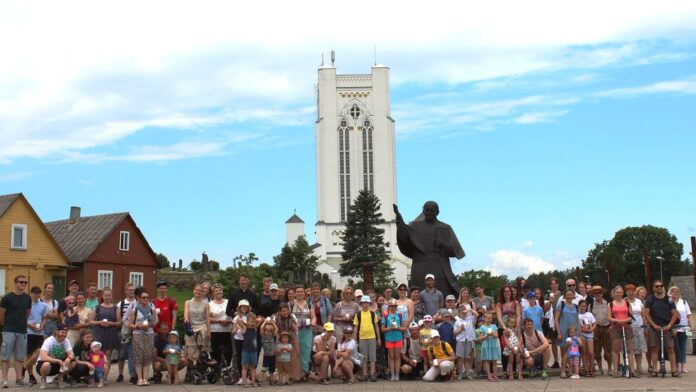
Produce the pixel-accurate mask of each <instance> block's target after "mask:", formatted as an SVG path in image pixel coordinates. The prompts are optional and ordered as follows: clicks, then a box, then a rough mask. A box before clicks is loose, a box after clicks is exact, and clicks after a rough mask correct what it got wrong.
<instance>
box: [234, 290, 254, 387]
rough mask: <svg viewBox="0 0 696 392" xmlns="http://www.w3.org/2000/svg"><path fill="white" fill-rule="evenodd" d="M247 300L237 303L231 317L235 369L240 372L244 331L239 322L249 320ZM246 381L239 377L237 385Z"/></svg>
mask: <svg viewBox="0 0 696 392" xmlns="http://www.w3.org/2000/svg"><path fill="white" fill-rule="evenodd" d="M249 309H250V308H249V301H247V300H245V299H243V300H241V301H239V303H238V304H237V315H236V316H234V318H233V319H232V325H233V329H232V333H234V348H235V352H236V353H237V370H239V373H240V374H241V373H242V369H243V367H244V366H243V365H242V355H241V352H242V347H243V346H244V331H243V330H242V328H240V327H239V325H240V323H242V324H244V323H246V322H248V321H249ZM245 382H246V381H245V380H244V379H243V378H240V379H239V382H237V385H243V384H244V383H245Z"/></svg>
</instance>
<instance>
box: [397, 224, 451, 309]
mask: <svg viewBox="0 0 696 392" xmlns="http://www.w3.org/2000/svg"><path fill="white" fill-rule="evenodd" d="M435 240H440V241H441V242H442V244H443V246H442V247H441V248H440V249H437V248H436V247H435ZM397 245H398V246H399V250H400V251H401V253H403V254H404V255H405V256H407V257H410V258H411V260H412V263H411V282H410V283H411V285H415V286H418V287H421V288H423V287H424V286H425V275H427V274H433V275H435V287H436V288H437V289H438V290H440V291H441V292H442V294H443V295H445V296H447V295H448V294H454V295H455V296H456V295H458V293H459V284H458V283H457V278H456V277H455V276H454V273H453V272H452V267H451V266H450V260H449V259H450V257H456V258H457V259H461V258H462V257H464V249H462V246H461V245H460V244H459V240H458V239H457V236H456V235H455V234H454V230H452V227H450V225H448V224H446V223H443V222H440V221H438V220H435V221H434V222H432V223H429V222H427V221H426V220H424V219H416V220H415V221H413V222H411V223H410V224H408V225H406V224H405V223H403V222H402V223H400V224H397Z"/></svg>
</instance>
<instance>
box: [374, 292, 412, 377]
mask: <svg viewBox="0 0 696 392" xmlns="http://www.w3.org/2000/svg"><path fill="white" fill-rule="evenodd" d="M398 307H399V305H398V303H397V301H396V300H395V299H390V300H389V308H388V309H389V313H387V317H385V318H383V319H382V327H381V328H380V329H381V331H382V333H384V346H385V347H386V349H387V358H388V365H389V373H391V381H399V368H400V367H401V347H402V346H403V339H404V335H403V333H404V332H405V331H406V328H404V325H403V323H404V319H403V318H402V317H401V315H400V314H398V313H396V310H397V308H398Z"/></svg>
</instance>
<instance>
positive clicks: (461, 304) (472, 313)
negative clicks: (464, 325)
mask: <svg viewBox="0 0 696 392" xmlns="http://www.w3.org/2000/svg"><path fill="white" fill-rule="evenodd" d="M457 309H459V310H460V311H461V310H462V309H466V320H467V322H473V323H474V324H472V325H474V326H475V325H476V324H475V317H477V315H478V311H477V310H476V304H474V301H472V300H471V293H470V292H469V288H468V287H462V289H461V290H459V299H458V300H457ZM474 329H475V327H474Z"/></svg>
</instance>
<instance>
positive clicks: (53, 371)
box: [36, 361, 61, 376]
mask: <svg viewBox="0 0 696 392" xmlns="http://www.w3.org/2000/svg"><path fill="white" fill-rule="evenodd" d="M41 365H43V361H38V362H36V373H38V374H41ZM60 366H61V365H60V364H57V363H51V370H49V371H48V375H49V376H56V375H58V373H60Z"/></svg>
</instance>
